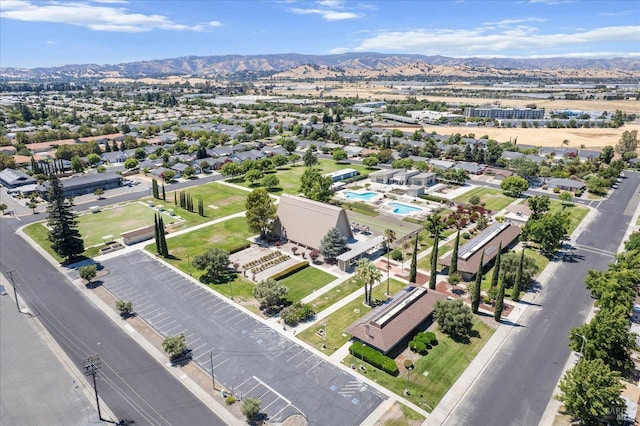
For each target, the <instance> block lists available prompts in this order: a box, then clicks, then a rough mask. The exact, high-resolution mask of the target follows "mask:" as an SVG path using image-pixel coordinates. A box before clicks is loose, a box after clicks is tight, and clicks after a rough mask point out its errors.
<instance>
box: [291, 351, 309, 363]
mask: <svg viewBox="0 0 640 426" xmlns="http://www.w3.org/2000/svg"><path fill="white" fill-rule="evenodd" d="M303 353H305V351H304V350H299V351H298V352H296V354H295V355H294V356H292V357H290V358H289V359H287V362H289V361H291V360H292V359H294V358H295V357H297V356H298V355H300V354H303Z"/></svg>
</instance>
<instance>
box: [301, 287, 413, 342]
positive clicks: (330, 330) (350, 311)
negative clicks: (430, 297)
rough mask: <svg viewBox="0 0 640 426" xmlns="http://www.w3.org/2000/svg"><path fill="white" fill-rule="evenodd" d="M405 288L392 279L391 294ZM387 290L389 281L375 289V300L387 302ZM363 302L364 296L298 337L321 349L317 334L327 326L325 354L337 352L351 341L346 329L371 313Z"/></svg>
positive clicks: (319, 338) (320, 339)
mask: <svg viewBox="0 0 640 426" xmlns="http://www.w3.org/2000/svg"><path fill="white" fill-rule="evenodd" d="M405 286H406V284H404V283H402V282H400V281H397V280H393V279H392V280H391V282H390V291H391V294H394V293H396V292H397V291H399V290H400V289H402V288H404V287H405ZM386 290H387V281H386V280H383V281H381V282H380V283H379V284H378V285H376V286H375V287H374V288H373V299H378V300H385V299H386V298H387V297H386V296H385V294H384V293H385V292H386ZM363 302H364V295H363V296H362V297H358V298H356V299H355V300H353V301H351V302H350V303H348V304H346V305H345V306H343V307H342V308H340V309H338V310H337V311H335V312H334V313H332V314H331V315H329V316H328V317H326V318H323V319H322V320H320V321H318V322H317V323H315V324H314V325H312V326H311V327H309V328H307V329H306V330H305V331H303V332H302V333H300V334H298V335H297V337H298V338H299V339H302V340H304V341H305V342H307V343H309V344H310V345H313V346H316V347H320V346H321V345H322V343H323V342H322V338H321V337H320V336H318V335H317V334H316V332H317V331H318V330H319V329H321V328H324V324H326V325H327V327H326V330H327V340H326V345H327V349H326V350H325V352H326V353H327V354H331V353H333V352H335V351H336V350H337V349H338V348H340V347H341V346H342V345H344V344H345V343H347V341H348V340H349V337H350V336H349V334H347V333H345V332H344V330H345V328H347V327H348V326H349V325H351V323H352V322H354V321H355V320H356V319H358V318H360V317H361V316H363V315H364V314H366V313H367V312H369V311H371V308H369V307H367V306H365V305H364V303H363Z"/></svg>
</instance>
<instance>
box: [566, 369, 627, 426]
mask: <svg viewBox="0 0 640 426" xmlns="http://www.w3.org/2000/svg"><path fill="white" fill-rule="evenodd" d="M559 387H560V391H561V392H562V393H561V394H560V395H556V396H555V397H554V398H556V399H557V400H558V401H560V402H562V404H563V405H564V408H565V410H566V411H567V412H568V413H569V414H571V415H572V416H573V417H574V418H575V419H576V420H578V421H579V422H580V424H582V425H599V424H604V422H605V419H607V417H609V420H611V421H613V422H615V421H617V420H618V419H616V418H615V417H614V418H610V416H612V413H616V414H617V413H622V412H624V409H625V406H626V404H625V402H624V400H623V399H622V398H621V397H620V394H621V393H622V390H623V389H624V383H623V382H622V381H621V380H620V374H619V373H618V372H616V371H611V369H610V368H609V367H608V366H607V365H606V364H605V363H604V362H603V361H602V360H600V359H594V360H585V359H582V360H580V361H579V362H578V364H577V365H576V366H575V367H573V368H572V369H571V370H569V371H567V372H566V373H565V375H564V376H563V377H562V379H560V385H559Z"/></svg>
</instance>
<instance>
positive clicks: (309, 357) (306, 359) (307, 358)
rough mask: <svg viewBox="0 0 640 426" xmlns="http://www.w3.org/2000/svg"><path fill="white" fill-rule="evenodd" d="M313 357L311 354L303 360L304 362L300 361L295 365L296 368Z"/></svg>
mask: <svg viewBox="0 0 640 426" xmlns="http://www.w3.org/2000/svg"><path fill="white" fill-rule="evenodd" d="M314 356H315V355H313V354H311V355H309V356H308V357H306V358H305V360H304V361H302V362H301V363H300V364H298V365H296V368H298V367H300V366H301V365H302V364H304V363H305V362H307V361H309V360H310V359H311V358H313V357H314Z"/></svg>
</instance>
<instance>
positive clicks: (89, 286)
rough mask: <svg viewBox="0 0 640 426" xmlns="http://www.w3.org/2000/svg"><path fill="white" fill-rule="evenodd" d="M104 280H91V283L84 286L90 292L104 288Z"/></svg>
mask: <svg viewBox="0 0 640 426" xmlns="http://www.w3.org/2000/svg"><path fill="white" fill-rule="evenodd" d="M102 284H103V282H102V280H91V281H89V282H87V283H86V284H85V285H84V286H85V287H86V288H87V289H88V290H95V289H96V288H98V287H102Z"/></svg>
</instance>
